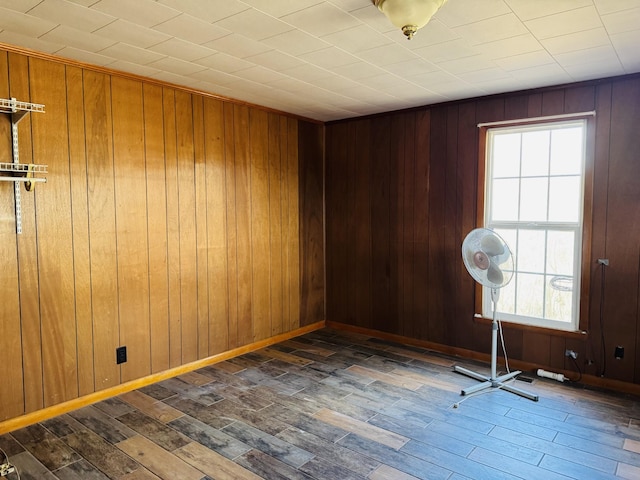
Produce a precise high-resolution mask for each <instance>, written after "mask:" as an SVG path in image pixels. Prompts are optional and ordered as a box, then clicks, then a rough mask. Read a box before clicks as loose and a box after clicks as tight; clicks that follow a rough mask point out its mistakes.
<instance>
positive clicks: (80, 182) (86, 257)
mask: <svg viewBox="0 0 640 480" xmlns="http://www.w3.org/2000/svg"><path fill="white" fill-rule="evenodd" d="M66 73H67V119H68V120H67V121H68V127H69V169H70V176H71V213H72V229H73V231H72V235H73V270H74V280H75V309H76V312H75V313H76V326H77V329H78V330H77V336H78V341H77V345H78V393H79V394H80V395H87V394H89V393H91V392H94V391H95V388H96V386H95V372H94V358H93V341H94V338H93V325H92V321H91V316H92V309H93V306H92V303H91V262H90V244H89V211H88V191H87V188H88V185H87V157H86V150H85V138H86V137H85V112H84V108H83V105H84V99H83V95H84V89H83V84H82V76H83V73H82V70H81V69H80V68H77V67H67V68H66Z"/></svg>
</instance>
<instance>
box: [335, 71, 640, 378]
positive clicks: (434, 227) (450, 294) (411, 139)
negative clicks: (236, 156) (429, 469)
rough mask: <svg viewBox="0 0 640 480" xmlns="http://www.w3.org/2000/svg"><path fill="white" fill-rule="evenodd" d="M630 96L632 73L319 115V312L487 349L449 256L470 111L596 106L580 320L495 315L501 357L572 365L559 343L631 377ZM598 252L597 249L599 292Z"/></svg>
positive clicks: (468, 198)
mask: <svg viewBox="0 0 640 480" xmlns="http://www.w3.org/2000/svg"><path fill="white" fill-rule="evenodd" d="M638 105H640V78H639V77H638V76H633V77H632V76H629V77H620V78H616V79H611V80H603V81H599V82H593V83H584V84H576V85H573V86H568V87H564V88H555V89H544V90H539V91H533V92H526V93H521V94H508V95H507V94H505V95H500V96H492V97H487V98H481V99H472V100H468V101H461V102H457V103H452V104H446V105H439V106H433V107H425V108H420V109H414V110H409V111H404V112H396V113H390V114H385V115H378V116H375V117H369V118H362V119H354V120H348V121H341V122H335V123H332V124H329V125H327V130H326V142H327V143H326V148H327V153H326V209H327V320H329V321H335V322H341V323H346V324H349V325H353V326H359V327H365V328H369V329H376V330H380V331H383V332H388V333H392V334H398V335H403V336H408V337H412V338H416V339H420V340H425V341H430V342H434V343H438V344H441V345H446V346H450V347H457V348H460V349H468V350H472V351H477V352H483V353H488V352H489V350H490V341H491V335H490V327H489V326H488V325H487V324H486V323H482V322H477V321H476V320H474V298H475V297H474V295H475V284H474V282H473V280H472V278H471V277H470V276H469V275H468V274H467V272H466V270H465V268H464V265H463V263H462V260H461V258H460V246H461V244H462V240H463V239H464V236H465V235H466V234H467V233H468V232H469V231H470V230H472V229H473V228H475V227H476V215H477V198H478V164H479V159H478V149H479V138H478V128H477V124H478V123H482V122H492V121H498V120H506V119H517V118H531V117H536V116H542V115H556V114H563V113H574V112H584V111H591V110H596V112H597V114H596V135H595V151H594V152H593V154H594V179H595V180H594V185H593V222H592V224H591V225H587V226H586V228H589V229H591V232H592V243H591V253H590V257H589V258H588V263H589V268H590V274H591V288H590V291H589V292H587V293H588V294H589V299H590V306H589V311H588V312H586V313H585V315H586V317H587V323H588V332H587V334H586V335H582V336H579V335H578V336H576V335H573V336H570V335H569V336H568V335H563V334H555V333H553V332H549V331H535V330H531V329H529V330H526V329H522V328H514V327H509V326H508V325H507V326H506V328H505V336H506V345H507V349H508V354H509V356H510V357H511V358H515V359H519V360H522V361H526V362H530V363H534V364H537V365H539V366H540V367H545V368H549V369H566V370H575V368H574V366H573V364H572V363H571V362H570V361H569V360H568V359H567V358H566V357H565V356H564V352H565V349H566V348H570V349H573V350H575V351H577V352H578V354H579V357H578V359H579V361H580V365H581V368H582V369H583V371H586V372H587V373H591V374H594V375H600V374H601V373H602V370H603V369H604V370H605V378H610V379H615V380H621V381H625V382H634V383H640V328H639V327H640V313H639V309H638V298H639V296H640V282H639V279H640V241H639V239H640V161H638V152H639V151H640V136H639V135H638V134H637V126H638V124H640V109H638ZM598 258H609V260H610V266H609V267H608V268H607V270H606V274H605V275H606V276H605V285H604V296H602V295H601V285H602V283H601V279H602V277H601V272H600V269H599V268H600V267H599V266H598V265H597V259H598ZM601 302H604V304H603V313H604V314H603V316H602V325H603V328H602V329H601V327H600V315H599V312H600V304H601ZM601 332H604V338H605V343H604V345H605V350H606V352H605V353H604V354H603V353H602V348H601V341H600V340H601V335H600V333H601ZM616 345H622V346H625V358H624V359H623V360H614V357H613V351H614V347H615V346H616ZM586 360H592V361H594V362H595V363H594V364H593V365H586V364H585V361H586ZM576 376H577V373H576Z"/></svg>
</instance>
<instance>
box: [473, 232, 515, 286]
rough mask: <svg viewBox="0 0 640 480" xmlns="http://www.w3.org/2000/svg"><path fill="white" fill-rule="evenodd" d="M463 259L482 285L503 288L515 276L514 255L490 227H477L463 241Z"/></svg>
mask: <svg viewBox="0 0 640 480" xmlns="http://www.w3.org/2000/svg"><path fill="white" fill-rule="evenodd" d="M462 260H463V261H464V266H465V267H467V271H468V272H469V274H470V275H471V276H472V277H473V278H474V279H475V280H476V281H477V282H478V283H480V284H481V285H483V286H485V287H489V288H502V287H504V286H505V285H506V284H508V283H509V282H510V281H511V277H513V256H512V255H511V250H509V246H508V245H507V242H505V241H504V240H503V239H502V237H501V236H500V235H498V234H497V233H496V232H494V231H493V230H489V229H488V228H476V229H475V230H472V231H471V232H469V234H468V235H467V236H466V238H465V239H464V242H462Z"/></svg>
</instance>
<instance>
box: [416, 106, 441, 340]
mask: <svg viewBox="0 0 640 480" xmlns="http://www.w3.org/2000/svg"><path fill="white" fill-rule="evenodd" d="M441 112H442V109H437V110H424V111H420V112H416V114H415V118H416V132H415V140H414V142H415V167H414V169H415V170H414V177H413V182H414V186H413V191H414V192H415V193H414V212H413V213H414V217H413V223H414V232H415V233H414V249H415V250H414V267H413V271H414V283H413V288H414V291H413V311H414V312H415V315H416V316H415V317H414V318H415V319H416V320H417V319H418V318H420V319H421V320H420V321H417V325H416V329H415V330H414V331H415V334H416V335H418V337H419V338H431V335H433V336H434V339H435V338H438V336H439V332H440V330H439V327H440V326H441V325H442V323H441V320H440V319H441V318H442V317H443V313H442V286H443V284H442V281H441V279H442V278H441V277H442V275H441V269H442V245H443V243H444V238H443V236H444V230H443V229H442V228H438V227H439V226H440V225H442V223H438V221H442V213H443V212H442V211H443V208H444V182H445V178H444V165H443V162H442V161H436V160H435V159H434V161H433V162H432V157H431V152H432V151H434V152H439V153H440V154H441V153H442V152H444V151H445V146H444V145H443V141H444V140H445V139H446V136H445V133H446V124H445V122H444V119H443V116H442V113H441ZM432 116H434V117H435V119H434V120H433V121H432V119H431V118H432ZM432 129H433V130H434V133H432ZM432 144H433V146H432ZM437 279H440V281H438V280H437Z"/></svg>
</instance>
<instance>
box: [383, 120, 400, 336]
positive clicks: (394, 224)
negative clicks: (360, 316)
mask: <svg viewBox="0 0 640 480" xmlns="http://www.w3.org/2000/svg"><path fill="white" fill-rule="evenodd" d="M404 126H405V115H403V114H398V113H396V114H394V115H392V116H391V126H390V130H389V136H390V137H391V140H390V146H389V169H390V171H391V172H392V173H391V187H390V193H389V196H390V198H391V206H390V208H389V215H390V220H389V222H390V226H391V241H390V245H391V246H390V266H389V271H390V275H391V282H390V283H391V285H390V288H391V301H390V302H391V303H390V307H389V310H390V317H389V320H388V323H387V325H386V326H385V328H384V329H383V331H387V332H402V331H403V328H402V323H403V321H404V317H405V315H404V288H405V283H404V274H403V273H404V271H403V269H404V180H405V178H404V177H405V175H404V169H405V162H404V155H405V153H404V150H405V141H404Z"/></svg>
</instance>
